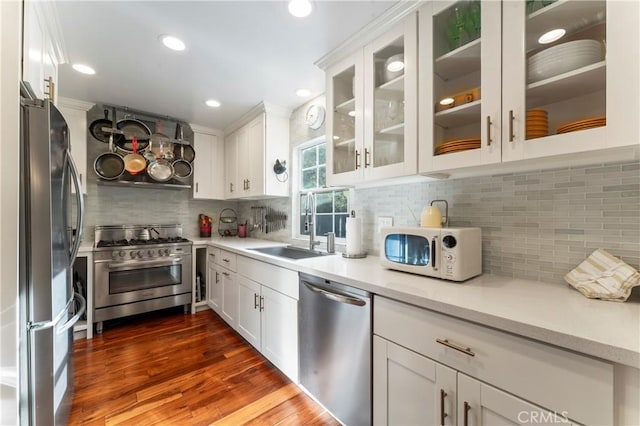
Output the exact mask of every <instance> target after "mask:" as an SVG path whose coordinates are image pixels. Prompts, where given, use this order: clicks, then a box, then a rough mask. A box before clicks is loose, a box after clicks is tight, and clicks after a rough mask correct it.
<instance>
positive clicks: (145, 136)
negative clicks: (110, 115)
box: [115, 118, 151, 152]
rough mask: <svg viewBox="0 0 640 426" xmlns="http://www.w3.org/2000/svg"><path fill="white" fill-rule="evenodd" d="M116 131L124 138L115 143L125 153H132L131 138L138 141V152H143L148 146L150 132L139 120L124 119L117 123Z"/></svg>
mask: <svg viewBox="0 0 640 426" xmlns="http://www.w3.org/2000/svg"><path fill="white" fill-rule="evenodd" d="M118 129H120V130H122V132H123V133H124V137H123V138H122V139H120V140H119V141H115V144H116V146H117V147H118V148H120V149H121V150H123V151H125V152H133V143H132V141H133V138H134V137H135V138H136V140H137V141H138V150H140V151H145V150H146V149H147V147H148V146H149V140H150V138H151V130H149V127H148V126H147V125H146V124H144V123H143V122H142V121H140V120H136V119H135V118H124V119H122V120H120V121H118Z"/></svg>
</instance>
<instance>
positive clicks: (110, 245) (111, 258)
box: [93, 225, 192, 333]
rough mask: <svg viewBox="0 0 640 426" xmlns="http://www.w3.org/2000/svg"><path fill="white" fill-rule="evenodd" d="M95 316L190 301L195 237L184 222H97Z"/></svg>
mask: <svg viewBox="0 0 640 426" xmlns="http://www.w3.org/2000/svg"><path fill="white" fill-rule="evenodd" d="M95 241H96V243H95V249H94V255H93V259H94V281H95V286H94V287H95V288H94V318H95V321H96V322H97V327H96V328H97V332H98V333H101V332H102V325H103V321H106V320H109V319H114V318H120V317H124V316H128V315H133V314H139V313H143V312H149V311H154V310H156V309H163V308H169V307H173V306H179V305H184V307H185V312H187V311H188V309H189V304H190V303H191V292H192V276H191V268H192V266H191V265H192V264H191V247H192V243H191V241H189V240H187V239H186V238H182V225H122V226H96V228H95Z"/></svg>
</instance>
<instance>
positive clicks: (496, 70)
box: [419, 1, 502, 173]
mask: <svg viewBox="0 0 640 426" xmlns="http://www.w3.org/2000/svg"><path fill="white" fill-rule="evenodd" d="M501 9H502V7H501V4H500V2H497V1H483V2H480V1H458V2H454V1H447V2H443V1H438V2H433V3H428V4H426V5H424V6H423V7H422V8H421V9H420V13H419V16H420V22H419V27H420V31H419V32H420V35H419V46H420V50H419V58H420V59H419V60H420V66H419V70H420V73H419V83H420V94H419V98H420V106H419V108H420V120H419V135H420V147H419V154H420V160H419V169H420V172H421V173H429V172H438V171H442V170H449V169H455V168H460V167H468V166H477V165H484V164H493V163H499V162H500V161H501V149H500V148H501V147H500V126H501V123H500V118H501V110H500V102H501V99H500V93H501V31H500V29H501Z"/></svg>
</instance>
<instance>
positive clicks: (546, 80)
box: [524, 0, 607, 143]
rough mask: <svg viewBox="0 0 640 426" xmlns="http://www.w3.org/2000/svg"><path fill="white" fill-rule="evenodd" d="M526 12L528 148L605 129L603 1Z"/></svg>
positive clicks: (538, 4) (537, 2)
mask: <svg viewBox="0 0 640 426" xmlns="http://www.w3.org/2000/svg"><path fill="white" fill-rule="evenodd" d="M524 13H525V15H526V17H525V46H526V58H527V59H526V61H527V72H526V82H525V87H526V90H525V96H526V105H525V108H526V122H525V135H524V138H525V140H527V141H528V142H527V143H535V142H536V141H535V139H537V138H544V137H546V136H550V135H556V134H563V133H569V132H581V131H584V130H587V129H593V128H596V127H602V126H604V125H605V124H606V88H607V81H606V72H607V65H606V60H605V54H606V52H605V48H606V44H607V31H606V30H607V24H606V22H607V11H606V7H605V2H604V1H550V0H528V1H527V2H526V7H525V10H524Z"/></svg>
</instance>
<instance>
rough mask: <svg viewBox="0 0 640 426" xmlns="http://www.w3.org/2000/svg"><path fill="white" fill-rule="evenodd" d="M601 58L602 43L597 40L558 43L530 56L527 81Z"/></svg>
mask: <svg viewBox="0 0 640 426" xmlns="http://www.w3.org/2000/svg"><path fill="white" fill-rule="evenodd" d="M601 59H602V44H601V43H600V42H599V41H597V40H574V41H569V42H566V43H562V44H558V45H555V46H553V47H550V48H548V49H545V50H543V51H542V52H538V53H536V54H535V55H533V56H531V57H530V58H529V61H528V67H527V70H528V74H527V75H528V82H529V83H534V82H536V81H540V80H544V79H547V78H550V77H553V76H555V75H558V74H563V73H565V72H569V71H573V70H576V69H578V68H582V67H585V66H587V65H590V64H593V63H596V62H598V61H600V60H601Z"/></svg>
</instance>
